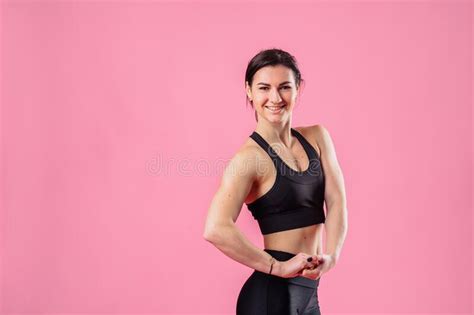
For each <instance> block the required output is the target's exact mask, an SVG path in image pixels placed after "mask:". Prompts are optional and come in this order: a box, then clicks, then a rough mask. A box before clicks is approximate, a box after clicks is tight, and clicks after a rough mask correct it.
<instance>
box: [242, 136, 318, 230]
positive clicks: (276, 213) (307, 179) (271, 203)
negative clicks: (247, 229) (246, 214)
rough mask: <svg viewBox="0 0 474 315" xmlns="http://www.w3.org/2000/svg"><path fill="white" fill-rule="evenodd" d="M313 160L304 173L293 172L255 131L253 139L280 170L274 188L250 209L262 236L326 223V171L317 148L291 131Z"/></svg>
mask: <svg viewBox="0 0 474 315" xmlns="http://www.w3.org/2000/svg"><path fill="white" fill-rule="evenodd" d="M291 134H292V135H293V136H295V137H296V138H297V139H298V141H299V142H300V143H301V145H302V146H303V148H304V150H305V152H306V155H307V156H308V159H309V167H308V168H307V169H306V170H305V171H302V172H299V171H296V170H294V169H292V168H290V167H289V166H288V165H287V164H286V163H285V162H284V161H283V160H282V159H281V158H280V157H279V156H278V154H277V153H276V152H275V150H274V149H273V148H272V147H271V146H270V145H269V144H268V142H267V141H266V140H265V139H263V137H262V136H260V134H258V133H257V132H256V131H254V132H253V133H252V134H251V135H250V137H251V138H252V139H253V140H255V142H257V143H258V144H259V145H260V146H261V147H262V148H263V149H264V150H265V152H267V153H268V155H269V156H270V158H271V159H272V161H273V164H274V165H275V167H276V180H275V182H274V184H273V186H272V188H271V189H270V190H269V191H268V192H267V193H265V194H264V195H263V196H261V197H259V198H258V199H257V200H255V201H253V202H251V203H248V204H247V208H248V209H249V210H250V212H251V213H252V215H253V217H254V218H255V219H256V220H257V221H258V224H259V227H260V230H261V232H262V234H269V233H274V232H279V231H285V230H291V229H296V228H300V227H305V226H309V225H313V224H317V223H324V222H325V220H326V217H325V214H324V207H323V205H324V182H325V179H324V171H323V169H322V167H321V160H320V158H319V155H318V153H317V152H316V150H315V149H314V147H313V146H312V145H311V144H310V143H309V142H308V141H307V140H306V139H305V138H304V137H303V135H301V134H300V133H299V132H298V131H297V130H295V129H293V128H291Z"/></svg>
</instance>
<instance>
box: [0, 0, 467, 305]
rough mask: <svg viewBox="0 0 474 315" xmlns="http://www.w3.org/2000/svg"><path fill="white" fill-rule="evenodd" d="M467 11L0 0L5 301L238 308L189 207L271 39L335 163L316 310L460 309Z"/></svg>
mask: <svg viewBox="0 0 474 315" xmlns="http://www.w3.org/2000/svg"><path fill="white" fill-rule="evenodd" d="M472 9H473V8H472V4H471V3H470V2H467V1H423V2H422V1H412V2H409V1H403V2H402V1H400V2H385V1H378V2H375V1H372V2H370V1H366V2H351V1H344V2H342V1H336V2H316V3H308V2H306V3H305V2H299V3H298V2H290V1H286V2H280V3H273V2H269V1H265V2H241V3H225V4H224V3H218V2H207V1H204V2H201V3H185V2H175V3H172V2H159V1H154V2H152V1H139V2H132V1H89V2H78V1H75V2H72V1H70V2H69V1H47V2H46V1H3V3H2V6H1V10H2V16H1V17H2V20H1V21H2V23H1V28H2V37H1V40H2V43H1V44H2V47H1V48H2V49H1V58H2V59H1V62H2V63H1V76H2V77H1V80H2V81H1V94H2V95H1V96H2V99H1V100H2V106H1V118H2V120H1V145H2V147H1V148H2V154H1V165H2V173H1V179H2V181H1V185H2V187H1V188H2V190H1V196H0V197H1V248H0V250H1V251H0V253H1V257H0V258H1V305H0V307H1V308H0V310H1V313H4V314H13V313H130V314H132V313H134V314H136V313H154V314H166V313H169V314H183V313H189V314H194V313H195V314H211V313H214V314H232V313H234V308H235V303H236V299H237V295H238V293H239V291H240V288H241V286H242V284H243V282H244V281H245V280H246V278H247V277H248V276H249V275H250V274H251V272H252V270H251V269H249V268H248V267H246V266H244V265H241V264H239V263H237V262H235V261H233V260H231V259H230V258H228V257H227V256H225V255H224V254H223V253H221V252H220V251H219V250H218V249H217V248H215V247H214V246H212V245H211V244H210V243H207V242H206V241H205V240H204V239H203V237H202V235H203V228H204V220H205V217H206V214H207V209H208V206H209V203H210V201H211V199H212V197H213V194H214V193H215V191H216V189H217V186H218V184H219V180H220V175H221V173H222V169H223V167H224V165H225V163H227V162H228V160H229V159H230V158H231V157H232V155H233V154H234V153H235V151H236V149H237V148H238V147H239V146H240V145H241V144H242V143H243V141H245V139H246V138H247V137H248V136H249V135H250V133H251V131H252V130H253V129H254V127H255V120H254V116H253V111H252V110H251V109H250V107H248V108H246V105H245V93H244V89H243V87H244V82H243V80H244V72H245V67H246V64H247V62H248V61H249V60H250V58H251V57H252V56H254V55H255V54H256V53H257V52H258V51H259V50H260V49H266V48H273V47H278V48H282V49H284V50H287V51H288V52H290V53H292V54H293V55H295V57H296V58H297V60H298V61H299V65H300V69H301V71H302V75H303V78H304V79H305V80H306V86H305V89H304V90H303V93H302V96H301V98H300V100H299V105H298V107H297V108H296V109H295V112H294V123H293V126H304V125H312V124H323V125H324V126H326V128H327V129H328V130H329V131H330V133H331V135H332V137H333V140H334V143H335V146H336V151H337V154H338V158H339V162H340V164H341V167H342V169H343V171H344V175H345V181H346V191H347V198H348V211H349V231H348V235H347V239H346V242H345V244H344V248H343V252H342V255H341V260H340V262H339V264H338V265H337V266H336V267H335V268H334V269H332V270H331V271H330V272H329V273H327V274H325V275H323V277H322V279H321V285H320V288H319V298H320V304H321V310H322V311H323V313H324V314H330V313H449V314H453V313H471V312H472V311H473V307H472V300H473V292H472V224H473V221H472V213H471V209H472V181H471V178H472V129H471V128H472V127H471V124H472V118H473V116H472V107H471V106H472V103H471V102H472V98H471V97H472V94H471V93H472V69H473V68H472V59H471V58H472V50H471V49H472V48H471V44H472V12H473V11H472ZM160 163H161V164H160ZM237 224H238V226H239V228H240V229H241V230H242V231H243V232H244V233H245V235H246V236H247V237H248V238H249V239H250V240H251V241H252V242H254V244H256V245H258V246H260V247H261V248H263V242H262V237H261V235H260V232H259V230H258V226H257V224H256V222H255V221H254V220H253V218H252V217H251V215H250V213H249V212H248V210H247V208H246V207H245V206H244V207H243V209H242V212H241V215H240V217H239V219H238V222H237Z"/></svg>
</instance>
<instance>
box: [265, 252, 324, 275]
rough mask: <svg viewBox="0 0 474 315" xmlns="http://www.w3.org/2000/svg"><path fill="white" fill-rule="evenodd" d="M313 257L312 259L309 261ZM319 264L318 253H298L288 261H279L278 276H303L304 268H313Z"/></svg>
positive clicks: (276, 273)
mask: <svg viewBox="0 0 474 315" xmlns="http://www.w3.org/2000/svg"><path fill="white" fill-rule="evenodd" d="M308 258H311V259H310V260H311V261H308ZM317 266H318V259H317V257H316V255H309V254H306V253H298V254H296V256H294V257H292V258H291V259H289V260H286V261H278V267H277V268H276V270H275V271H276V272H275V273H273V272H272V274H275V275H276V276H279V277H282V278H294V277H297V276H301V275H302V274H301V273H302V272H303V270H304V269H313V268H316V267H317Z"/></svg>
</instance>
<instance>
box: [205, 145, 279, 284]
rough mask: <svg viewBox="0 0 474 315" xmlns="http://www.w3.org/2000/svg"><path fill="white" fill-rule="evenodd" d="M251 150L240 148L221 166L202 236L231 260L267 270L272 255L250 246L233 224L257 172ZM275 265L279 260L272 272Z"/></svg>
mask: <svg viewBox="0 0 474 315" xmlns="http://www.w3.org/2000/svg"><path fill="white" fill-rule="evenodd" d="M253 150H254V148H244V149H242V150H241V151H239V152H237V154H236V155H235V156H234V157H233V158H232V159H231V161H230V162H229V164H228V165H227V167H226V168H225V170H224V174H223V176H222V180H221V183H220V187H219V188H218V190H217V193H216V194H215V196H214V198H213V199H212V202H211V205H210V208H209V210H208V215H207V219H206V224H205V229H204V235H203V236H204V238H205V239H206V240H207V241H209V242H211V243H212V244H213V245H214V246H216V247H217V248H218V249H219V250H220V251H222V252H223V253H224V254H225V255H227V256H228V257H230V258H232V259H233V260H236V261H238V262H240V263H242V264H244V265H246V266H248V267H250V268H252V269H255V270H258V271H261V272H264V273H269V271H270V266H271V263H272V261H273V259H272V256H271V255H270V254H268V253H267V252H265V251H263V250H261V249H260V248H258V247H256V246H255V245H253V244H252V243H251V242H250V241H249V240H248V239H247V238H246V237H245V236H244V235H243V234H242V233H241V232H240V231H239V229H238V228H237V227H236V225H235V222H236V220H237V217H238V216H239V214H240V210H241V209H242V205H243V203H244V202H245V199H246V198H247V195H248V193H249V192H250V189H251V187H252V184H253V182H254V180H255V178H256V175H257V167H256V165H257V161H256V159H255V156H256V154H255V151H253ZM279 267H280V264H279V262H278V261H275V262H274V263H273V267H272V274H275V275H276V274H278V273H279Z"/></svg>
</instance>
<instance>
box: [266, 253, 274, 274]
mask: <svg viewBox="0 0 474 315" xmlns="http://www.w3.org/2000/svg"><path fill="white" fill-rule="evenodd" d="M274 263H275V258H273V257H272V264H271V265H270V272H269V273H268V274H269V275H271V274H272V269H273V264H274Z"/></svg>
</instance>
